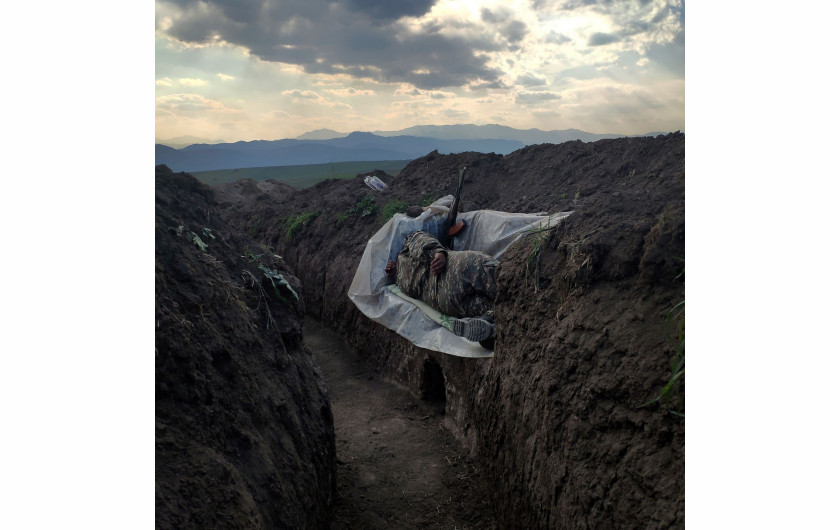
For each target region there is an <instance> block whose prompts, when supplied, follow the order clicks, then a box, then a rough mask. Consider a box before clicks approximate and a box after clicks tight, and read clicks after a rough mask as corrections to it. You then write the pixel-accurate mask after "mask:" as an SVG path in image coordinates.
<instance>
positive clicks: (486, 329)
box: [452, 317, 495, 342]
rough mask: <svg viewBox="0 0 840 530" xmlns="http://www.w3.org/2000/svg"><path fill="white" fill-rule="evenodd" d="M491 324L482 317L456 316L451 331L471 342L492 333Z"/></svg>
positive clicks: (482, 338)
mask: <svg viewBox="0 0 840 530" xmlns="http://www.w3.org/2000/svg"><path fill="white" fill-rule="evenodd" d="M494 331H495V329H494V327H493V324H491V323H490V322H488V321H486V320H484V319H483V318H478V317H472V318H458V319H455V321H454V322H453V323H452V332H453V333H455V334H456V335H458V336H459V337H464V338H465V339H467V340H470V341H473V342H479V341H482V340H484V339H487V338H489V337H491V336H493V334H494Z"/></svg>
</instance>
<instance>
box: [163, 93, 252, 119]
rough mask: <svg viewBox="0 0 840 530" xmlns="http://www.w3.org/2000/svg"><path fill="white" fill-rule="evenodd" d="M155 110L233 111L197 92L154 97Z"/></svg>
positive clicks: (195, 112) (171, 112)
mask: <svg viewBox="0 0 840 530" xmlns="http://www.w3.org/2000/svg"><path fill="white" fill-rule="evenodd" d="M155 110H156V111H158V112H162V113H170V114H197V113H206V112H216V113H234V112H239V111H238V110H237V109H231V108H228V107H226V106H225V105H223V104H222V103H220V102H219V101H216V100H213V99H208V98H205V97H204V96H199V95H198V94H171V95H168V96H161V97H159V98H157V99H155Z"/></svg>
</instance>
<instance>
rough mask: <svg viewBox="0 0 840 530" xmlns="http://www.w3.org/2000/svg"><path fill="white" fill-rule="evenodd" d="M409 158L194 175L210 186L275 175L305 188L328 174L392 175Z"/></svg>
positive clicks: (334, 175) (211, 172)
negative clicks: (374, 171)
mask: <svg viewBox="0 0 840 530" xmlns="http://www.w3.org/2000/svg"><path fill="white" fill-rule="evenodd" d="M409 162H410V160H379V161H370V162H335V163H334V164H310V165H305V166H271V167H249V168H242V169H214V170H212V171H195V172H192V175H193V176H194V177H195V178H197V179H198V180H200V181H201V182H204V183H205V184H209V185H211V186H213V185H216V184H224V183H225V182H236V181H237V180H239V179H245V178H248V179H254V180H256V181H257V182H260V181H263V180H269V179H273V180H276V181H278V182H285V183H286V184H288V185H290V186H292V187H294V188H297V189H304V188H308V187H310V186H314V185H315V184H317V183H319V182H321V181H322V180H326V179H328V178H339V179H348V178H353V177H355V176H356V175H358V174H360V173H369V172H371V171H373V170H374V169H381V170H382V171H384V172H386V173H388V174H389V175H397V174H398V173H399V172H400V171H402V169H403V168H404V167H405V166H406V165H407V164H408V163H409Z"/></svg>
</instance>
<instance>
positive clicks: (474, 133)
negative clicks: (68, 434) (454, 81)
mask: <svg viewBox="0 0 840 530" xmlns="http://www.w3.org/2000/svg"><path fill="white" fill-rule="evenodd" d="M374 134H378V135H379V136H399V135H414V136H426V137H430V138H440V139H442V140H448V139H455V138H459V139H471V140H479V139H489V138H496V139H504V140H516V141H518V142H522V143H523V144H525V145H531V144H561V143H563V142H569V141H573V140H581V141H584V142H594V141H596V140H604V139H607V138H622V137H624V136H628V135H626V134H594V133H589V132H586V131H581V130H579V129H564V130H555V131H542V130H540V129H527V130H524V129H514V128H512V127H507V126H504V125H417V126H414V127H409V128H407V129H401V130H399V131H374ZM660 134H666V133H664V132H651V133H646V134H636V135H630V136H657V135H660Z"/></svg>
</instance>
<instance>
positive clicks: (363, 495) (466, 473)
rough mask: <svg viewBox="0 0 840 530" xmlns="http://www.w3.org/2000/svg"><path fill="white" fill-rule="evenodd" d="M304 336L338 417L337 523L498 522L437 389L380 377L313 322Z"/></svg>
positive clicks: (442, 525)
mask: <svg viewBox="0 0 840 530" xmlns="http://www.w3.org/2000/svg"><path fill="white" fill-rule="evenodd" d="M304 341H305V343H306V345H307V347H308V348H309V349H311V350H312V353H313V354H314V356H315V360H316V361H317V362H318V364H319V365H320V366H321V369H322V370H323V373H324V377H325V378H326V380H327V388H328V391H329V395H330V402H331V404H332V409H333V413H334V415H335V433H336V451H337V456H338V496H337V501H336V504H335V511H334V515H333V523H332V528H334V529H336V530H339V529H347V530H350V529H353V530H355V529H358V528H366V529H375V528H382V529H386V528H388V529H390V528H448V529H451V528H461V529H469V528H481V529H491V528H494V527H495V521H494V519H493V509H492V507H491V506H490V501H489V498H490V496H489V494H488V492H487V491H486V488H485V486H484V481H482V480H480V476H479V473H478V470H477V468H476V466H475V463H474V462H473V461H472V459H471V458H470V457H469V456H468V455H466V454H465V451H464V449H463V447H461V446H460V444H458V442H457V441H456V440H455V438H454V437H453V436H452V434H451V433H450V432H449V431H448V430H446V429H444V428H443V426H442V420H443V419H444V415H443V412H444V411H443V407H442V404H443V403H442V401H441V399H442V396H436V395H435V394H434V392H433V391H432V392H429V395H428V396H427V397H428V400H418V399H416V398H415V397H414V396H412V395H411V394H410V393H409V392H408V391H406V390H405V389H404V388H401V387H398V386H397V385H395V384H394V383H389V382H386V381H383V380H382V379H381V378H380V377H379V376H377V375H376V374H375V373H374V372H373V371H371V370H370V369H368V368H366V367H365V365H364V362H363V361H362V359H361V358H359V357H358V356H357V355H355V354H354V353H352V352H351V351H350V350H349V349H348V348H347V346H346V345H345V344H344V342H343V340H342V339H341V337H340V336H338V335H337V334H336V333H334V332H332V331H330V330H329V329H327V328H325V327H324V326H322V325H321V324H319V323H317V322H316V321H314V320H311V319H310V320H307V321H306V324H305V328H304ZM440 390H441V391H442V390H443V381H442V380H441V381H440Z"/></svg>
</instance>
